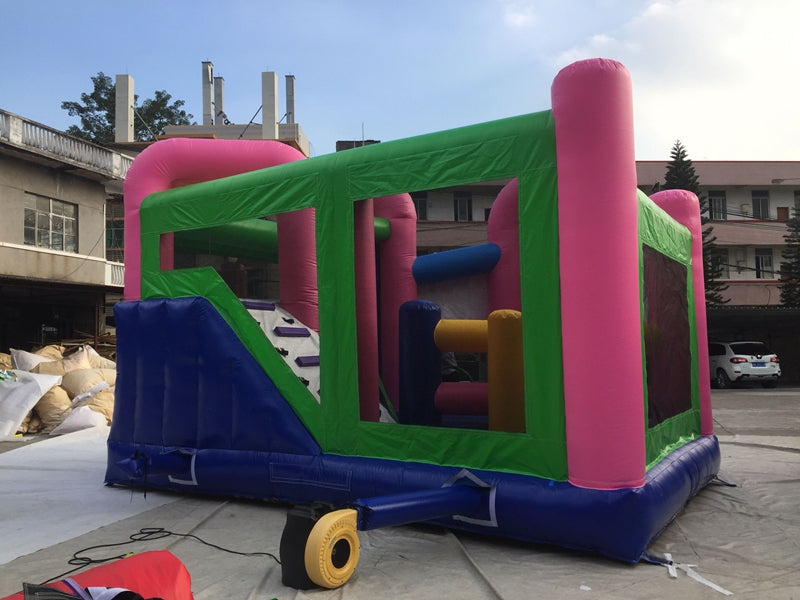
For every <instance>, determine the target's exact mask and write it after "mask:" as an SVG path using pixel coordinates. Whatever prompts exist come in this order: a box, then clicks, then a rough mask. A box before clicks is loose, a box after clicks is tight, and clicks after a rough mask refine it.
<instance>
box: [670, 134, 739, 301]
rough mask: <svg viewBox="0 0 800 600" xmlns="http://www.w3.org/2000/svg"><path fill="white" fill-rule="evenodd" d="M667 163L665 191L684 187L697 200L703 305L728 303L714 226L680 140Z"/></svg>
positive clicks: (692, 166) (705, 199)
mask: <svg viewBox="0 0 800 600" xmlns="http://www.w3.org/2000/svg"><path fill="white" fill-rule="evenodd" d="M670 158H671V160H670V162H669V163H668V164H667V172H666V174H665V175H664V188H663V189H665V190H686V191H689V192H692V193H693V194H694V195H696V196H697V199H698V200H699V202H700V226H701V227H702V229H703V279H704V281H705V287H706V306H720V305H722V304H725V303H727V302H728V300H726V299H724V298H723V297H722V292H724V291H725V290H726V289H728V286H727V285H725V284H724V283H722V282H721V281H720V280H719V279H720V277H721V276H722V270H723V265H722V259H721V255H720V252H719V248H718V247H717V245H716V244H715V243H714V242H715V241H716V239H717V238H716V237H714V235H713V231H714V228H713V227H712V226H711V225H709V224H708V222H709V221H710V220H711V219H710V218H709V214H708V199H707V198H706V197H705V195H703V194H701V193H700V183H699V180H698V177H697V173H695V170H694V165H693V164H692V161H691V159H690V158H689V157H688V154H687V152H686V148H684V146H683V144H681V141H680V140H676V141H675V145H674V146H672V150H671V151H670Z"/></svg>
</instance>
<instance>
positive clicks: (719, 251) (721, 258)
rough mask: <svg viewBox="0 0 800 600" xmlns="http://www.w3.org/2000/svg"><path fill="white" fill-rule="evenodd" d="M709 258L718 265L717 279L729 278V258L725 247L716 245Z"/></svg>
mask: <svg viewBox="0 0 800 600" xmlns="http://www.w3.org/2000/svg"><path fill="white" fill-rule="evenodd" d="M711 260H713V261H714V262H715V263H716V265H715V266H718V267H719V279H730V278H731V269H730V260H729V256H728V249H727V248H720V247H717V248H716V249H715V252H714V254H713V256H712V257H711Z"/></svg>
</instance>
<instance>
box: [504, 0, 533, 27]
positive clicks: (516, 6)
mask: <svg viewBox="0 0 800 600" xmlns="http://www.w3.org/2000/svg"><path fill="white" fill-rule="evenodd" d="M499 4H500V5H501V7H502V11H503V21H504V22H505V24H506V25H509V26H511V27H513V28H515V29H522V28H526V27H529V26H531V25H532V24H533V23H535V22H536V10H535V8H534V6H533V2H530V1H526V0H499Z"/></svg>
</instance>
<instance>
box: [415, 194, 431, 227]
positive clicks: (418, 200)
mask: <svg viewBox="0 0 800 600" xmlns="http://www.w3.org/2000/svg"><path fill="white" fill-rule="evenodd" d="M411 199H412V200H413V201H414V208H415V209H416V210H417V221H427V220H428V192H414V193H412V194H411Z"/></svg>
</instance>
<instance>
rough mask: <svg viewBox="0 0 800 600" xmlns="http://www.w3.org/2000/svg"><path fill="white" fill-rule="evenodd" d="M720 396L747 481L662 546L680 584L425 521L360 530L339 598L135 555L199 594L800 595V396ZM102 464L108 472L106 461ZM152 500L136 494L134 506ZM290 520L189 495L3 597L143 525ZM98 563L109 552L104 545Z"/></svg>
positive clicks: (267, 531) (236, 539) (183, 542)
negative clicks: (187, 579)
mask: <svg viewBox="0 0 800 600" xmlns="http://www.w3.org/2000/svg"><path fill="white" fill-rule="evenodd" d="M712 394H713V396H712V397H713V404H714V419H715V426H716V433H717V435H718V436H719V440H720V446H721V452H722V467H721V472H720V473H721V475H722V476H723V477H724V478H726V479H728V480H729V481H730V482H732V483H734V484H736V487H726V486H723V485H710V486H709V487H707V488H706V489H704V490H703V491H702V492H701V493H700V494H699V495H698V496H697V497H695V498H694V499H693V500H692V501H691V502H690V503H689V505H688V506H687V507H686V510H685V511H683V512H682V513H681V514H680V515H678V517H677V519H676V520H675V521H674V522H673V523H672V524H671V525H670V526H669V527H667V529H666V530H665V531H664V532H663V533H662V535H661V536H660V537H659V538H658V539H657V540H656V541H655V542H654V543H653V545H652V546H651V547H650V549H649V550H650V552H651V553H654V554H658V555H662V556H663V555H664V554H666V553H670V554H671V555H672V557H673V559H674V560H675V561H676V562H678V563H679V564H680V565H682V568H679V569H677V571H676V577H675V578H672V577H670V574H669V572H668V571H667V569H666V568H665V567H662V566H654V565H648V564H644V563H640V564H638V565H628V564H623V563H618V562H615V561H612V560H609V559H605V558H603V557H599V556H596V555H593V554H588V553H582V552H572V551H567V550H562V549H558V548H552V547H544V546H535V545H530V544H522V543H515V542H509V541H506V540H491V539H487V538H483V537H478V536H470V535H462V534H453V533H452V532H450V531H446V530H443V529H439V528H430V527H424V526H410V527H393V528H386V529H379V530H374V531H367V532H360V534H359V535H360V538H361V546H362V553H361V560H360V562H359V565H358V568H357V569H356V573H355V575H354V576H353V578H352V579H351V580H350V582H348V583H347V584H346V585H345V586H344V587H343V588H340V589H339V590H332V591H325V590H310V591H307V592H302V591H296V590H293V589H291V588H286V587H283V586H282V585H281V583H280V576H281V574H280V567H279V566H278V565H277V564H276V563H275V562H274V561H272V560H271V559H269V558H266V557H242V556H236V555H231V554H226V553H223V552H220V551H218V550H215V549H213V548H209V547H207V546H204V545H202V544H200V543H198V542H196V541H194V540H192V539H186V538H175V537H167V538H162V539H160V540H157V541H154V542H148V543H142V544H140V543H137V544H136V546H135V547H131V548H130V549H131V550H133V551H136V552H141V551H144V550H154V549H164V548H166V549H169V550H170V551H172V552H173V553H174V554H175V555H176V556H178V558H180V560H181V561H183V563H184V564H185V565H186V566H187V568H188V570H189V572H190V573H191V575H192V581H193V590H194V594H195V598H196V600H216V599H218V598H242V599H244V598H248V599H262V598H263V599H266V600H269V599H272V598H280V599H281V600H284V599H294V600H300V599H309V598H313V599H314V600H329V599H337V600H338V599H342V600H354V599H357V600H362V599H364V600H365V599H373V598H386V597H392V598H399V599H406V598H407V599H412V598H413V599H414V600H421V599H431V600H441V599H442V598H445V597H450V598H454V599H459V600H466V599H475V600H480V599H483V598H502V599H520V600H523V599H524V600H527V599H529V598H559V599H573V598H575V599H586V600H589V599H592V600H593V599H602V600H611V599H631V600H634V599H642V598H648V599H649V598H653V599H662V598H663V599H671V598H681V599H689V600H705V599H710V598H721V597H722V596H723V595H725V594H733V596H734V598H740V599H748V600H763V599H776V600H789V599H792V598H794V599H800V389H798V388H778V389H775V390H763V389H761V388H739V389H732V390H714V391H713V393H712ZM101 450H102V448H101ZM93 460H95V461H96V462H98V463H99V464H100V470H101V471H102V464H103V457H102V455H101V456H98V457H95V459H93ZM6 475H7V477H6ZM0 476H2V477H0V479H1V481H0V494H2V493H3V491H4V489H3V488H6V489H5V492H6V493H7V495H6V496H5V498H6V500H3V497H2V496H1V495H0V505H1V504H2V502H8V503H9V504H8V505H9V506H10V505H11V504H10V500H9V498H11V497H12V495H13V490H12V489H8V488H12V487H13V472H6V473H4V472H3V470H2V469H0ZM101 477H102V475H101ZM118 496H119V494H118ZM122 496H126V494H125V493H124V492H123V493H122ZM139 500H140V498H138V497H136V498H134V497H130V498H128V497H127V496H126V498H125V503H126V504H128V503H130V502H135V501H139ZM62 502H63V501H62ZM65 505H66V506H68V507H70V508H71V510H73V511H80V510H81V499H80V498H71V499H69V500H68V501H67V502H66V503H64V504H62V505H61V506H59V507H58V508H63V507H64V506H65ZM56 508H57V507H55V506H54V507H53V509H54V510H55V509H56ZM4 517H5V518H4ZM285 519H286V509H285V507H280V506H273V505H265V504H263V503H252V502H239V501H227V500H221V499H210V498H197V497H183V496H177V497H176V499H175V500H174V501H171V502H168V503H166V504H164V505H161V506H158V507H153V508H152V509H151V510H147V511H145V512H142V513H141V514H137V515H134V516H130V517H127V518H120V519H119V520H118V521H116V522H113V523H111V524H109V525H104V526H101V527H98V528H96V529H94V530H90V529H88V528H87V529H86V530H85V531H86V533H84V534H82V535H76V536H74V537H71V538H69V539H67V538H63V539H65V540H66V541H59V542H57V543H56V542H55V540H54V542H53V543H52V545H49V547H45V548H43V549H42V550H39V551H37V552H33V553H31V554H27V555H25V556H21V557H20V558H17V559H15V560H12V561H11V562H8V563H7V564H5V565H2V566H0V597H2V596H4V595H6V594H9V593H11V592H14V591H16V590H18V589H19V588H20V586H21V582H22V581H41V580H43V579H46V578H48V577H51V576H55V575H58V574H60V573H63V572H64V571H66V570H68V569H70V568H71V567H70V566H69V565H67V563H66V561H67V560H68V559H69V558H70V557H71V556H72V554H73V552H76V551H77V550H80V549H82V548H86V547H89V546H92V545H96V544H108V543H117V542H120V541H124V540H127V539H128V536H129V535H131V534H132V533H135V532H136V531H138V530H139V529H140V528H142V527H163V528H165V529H168V530H170V531H174V532H182V533H192V534H195V535H197V536H199V537H201V538H203V539H205V540H207V541H209V542H212V543H215V544H218V545H220V546H223V547H226V548H231V549H235V550H239V551H249V552H252V551H268V552H274V553H276V554H277V552H278V545H279V541H280V536H281V532H282V529H283V525H284V523H285ZM13 527H14V517H13V515H7V514H6V515H3V514H2V511H0V544H3V543H4V542H3V540H4V538H5V533H4V532H5V531H6V530H9V531H10V530H13ZM127 548H128V547H125V549H126V550H127ZM112 551H116V550H112ZM89 555H91V556H93V557H99V556H104V551H103V550H101V549H95V550H92V551H90V552H89ZM687 565H695V566H694V567H688V566H687ZM690 572H691V573H693V574H695V575H696V578H691V577H690V576H689V573H690Z"/></svg>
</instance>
